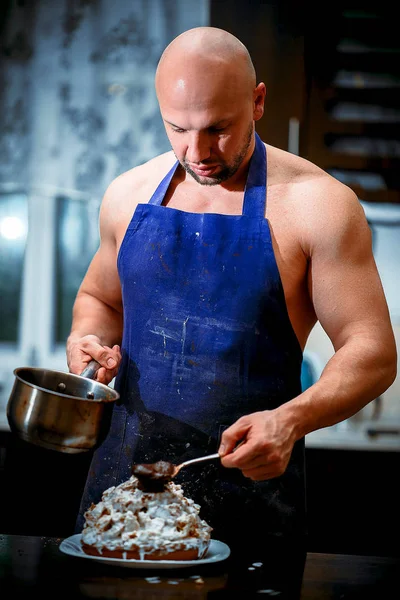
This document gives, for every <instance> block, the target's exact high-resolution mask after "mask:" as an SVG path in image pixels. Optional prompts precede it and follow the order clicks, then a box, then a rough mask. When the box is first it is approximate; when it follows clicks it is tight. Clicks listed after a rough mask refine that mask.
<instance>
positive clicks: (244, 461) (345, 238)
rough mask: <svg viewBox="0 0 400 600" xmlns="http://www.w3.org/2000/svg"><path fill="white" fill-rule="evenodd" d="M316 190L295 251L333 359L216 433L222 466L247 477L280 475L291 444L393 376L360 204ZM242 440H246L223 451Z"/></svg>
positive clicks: (334, 188) (339, 193)
mask: <svg viewBox="0 0 400 600" xmlns="http://www.w3.org/2000/svg"><path fill="white" fill-rule="evenodd" d="M321 191H322V190H320V191H318V190H316V196H315V197H314V199H313V200H312V201H310V202H307V203H306V206H305V207H304V210H305V212H306V214H305V215H304V216H305V218H304V223H306V224H307V226H306V227H305V229H304V232H303V236H302V237H303V239H302V246H303V250H304V252H305V254H306V255H307V256H308V258H309V265H310V268H309V293H310V297H311V300H312V303H313V307H314V311H315V314H316V317H317V319H318V320H319V321H320V323H321V325H322V327H323V328H324V330H325V331H326V333H327V334H328V336H329V337H330V339H331V341H332V343H333V346H334V349H335V354H334V355H333V357H332V358H331V359H330V360H329V362H328V363H327V365H326V367H325V369H324V371H323V373H322V375H321V377H320V379H319V381H317V382H316V383H315V384H314V385H313V386H311V387H310V388H308V389H307V390H306V391H305V392H303V393H302V394H300V395H299V396H297V397H296V398H294V399H293V400H291V401H290V402H287V403H285V404H283V405H282V406H280V407H279V408H277V409H275V410H271V411H263V412H259V413H256V414H253V415H247V416H244V417H242V418H241V419H239V420H238V421H237V422H236V423H234V424H233V425H232V426H231V427H230V428H229V429H228V430H226V432H225V433H224V434H223V436H222V442H221V448H220V454H221V455H222V456H223V458H222V462H223V464H224V465H225V466H226V467H238V468H240V469H242V471H243V473H244V474H245V475H246V476H248V477H250V478H252V479H259V480H262V479H268V478H270V477H276V476H278V475H281V474H282V473H283V472H284V470H285V469H286V467H287V464H288V461H289V459H290V455H291V452H292V448H293V444H294V443H295V442H296V441H297V440H298V439H300V438H302V437H303V436H304V435H306V434H307V433H310V432H311V431H314V430H316V429H320V428H323V427H327V426H330V425H333V424H335V423H338V422H340V421H342V420H344V419H346V418H348V417H350V416H352V415H353V414H355V413H356V412H357V411H359V410H360V409H361V408H362V407H363V406H365V405H366V404H367V403H368V402H370V401H371V400H373V399H374V398H376V397H377V396H379V395H380V394H382V393H383V392H384V391H385V390H386V389H387V388H388V387H389V386H390V385H391V384H392V383H393V381H394V378H395V376H396V346H395V340H394V335H393V330H392V327H391V323H390V317H389V312H388V307H387V304H386V300H385V297H384V293H383V289H382V285H381V281H380V278H379V275H378V272H377V268H376V265H375V261H374V258H373V254H372V245H371V234H370V230H369V227H368V223H367V221H366V219H365V215H364V212H363V210H362V207H361V205H360V203H359V202H358V199H357V198H356V197H355V195H354V194H353V192H352V191H351V190H350V189H349V188H346V187H345V186H342V185H341V184H339V183H338V182H337V183H334V184H333V183H331V184H330V185H328V186H327V189H324V190H323V193H321ZM318 194H320V196H318ZM241 439H245V440H246V443H245V444H243V445H242V446H241V448H239V449H238V450H237V451H236V452H235V453H233V454H232V453H231V454H229V453H230V452H231V450H232V449H233V447H234V446H235V444H236V443H237V442H238V441H239V440H241ZM222 446H223V447H222Z"/></svg>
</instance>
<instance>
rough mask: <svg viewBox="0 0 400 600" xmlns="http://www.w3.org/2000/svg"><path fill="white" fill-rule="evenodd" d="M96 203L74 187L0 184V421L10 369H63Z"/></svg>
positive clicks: (93, 243)
mask: <svg viewBox="0 0 400 600" xmlns="http://www.w3.org/2000/svg"><path fill="white" fill-rule="evenodd" d="M98 212H99V202H98V201H97V200H94V199H92V198H91V197H90V196H87V195H85V194H83V193H80V192H77V191H74V190H57V189H52V188H47V187H43V188H37V187H36V188H34V189H33V188H32V189H30V190H17V189H14V190H10V189H5V188H4V189H0V298H1V301H0V360H1V362H0V424H1V422H6V421H7V419H6V410H5V409H6V405H7V401H8V398H9V395H10V392H11V389H12V385H13V383H14V374H13V370H14V369H15V368H16V367H21V366H39V367H43V368H46V369H54V370H61V371H67V369H68V367H67V363H66V357H65V342H66V338H67V336H68V333H69V331H70V327H71V318H72V305H73V302H74V299H75V295H76V292H77V291H78V288H79V286H80V284H81V281H82V279H83V277H84V275H85V273H86V270H87V268H88V266H89V263H90V261H91V259H92V257H93V255H94V253H95V252H96V250H97V247H98V243H99V236H98Z"/></svg>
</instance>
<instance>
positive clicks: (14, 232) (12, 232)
mask: <svg viewBox="0 0 400 600" xmlns="http://www.w3.org/2000/svg"><path fill="white" fill-rule="evenodd" d="M0 235H1V236H2V237H3V238H5V239H6V240H17V239H20V238H23V237H25V235H26V224H25V223H24V221H23V220H22V219H20V218H19V217H4V218H3V219H1V220H0Z"/></svg>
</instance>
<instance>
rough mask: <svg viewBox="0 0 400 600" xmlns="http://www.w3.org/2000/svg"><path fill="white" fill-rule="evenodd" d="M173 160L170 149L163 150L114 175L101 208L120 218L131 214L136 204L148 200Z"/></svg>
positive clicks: (174, 159)
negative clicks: (139, 163)
mask: <svg viewBox="0 0 400 600" xmlns="http://www.w3.org/2000/svg"><path fill="white" fill-rule="evenodd" d="M175 161H176V158H175V156H174V154H173V152H172V151H170V152H165V153H164V154H160V155H158V156H156V157H155V158H152V159H150V160H149V161H147V162H146V163H143V164H142V165H139V166H137V167H134V168H132V169H129V171H125V172H124V173H122V174H121V175H119V176H118V177H116V178H115V179H114V180H113V181H112V182H111V183H110V185H109V186H108V188H107V190H106V192H105V194H104V198H103V202H102V210H103V211H106V212H108V211H111V212H112V213H113V214H114V215H119V216H121V217H122V218H123V217H124V215H126V214H128V215H132V214H133V211H134V209H135V208H136V206H137V205H138V204H140V203H147V202H148V201H149V200H150V198H151V196H152V195H153V193H154V191H155V190H156V188H157V186H158V184H159V183H160V181H161V180H162V179H163V177H164V176H165V175H166V174H167V172H168V171H169V169H170V168H171V167H172V166H173V164H174V163H175Z"/></svg>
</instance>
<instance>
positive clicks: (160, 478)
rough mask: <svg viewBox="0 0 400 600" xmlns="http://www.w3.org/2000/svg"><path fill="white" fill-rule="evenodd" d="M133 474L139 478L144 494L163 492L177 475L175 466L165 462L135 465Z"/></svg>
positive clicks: (140, 487) (139, 485)
mask: <svg viewBox="0 0 400 600" xmlns="http://www.w3.org/2000/svg"><path fill="white" fill-rule="evenodd" d="M132 474H133V475H135V477H137V478H138V480H139V481H138V488H139V489H140V490H142V492H162V491H163V490H164V489H165V486H166V484H167V483H168V482H169V481H171V479H172V477H173V476H174V474H175V465H173V464H172V463H169V462H165V461H163V460H159V461H158V462H156V463H153V464H134V465H133V466H132Z"/></svg>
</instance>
